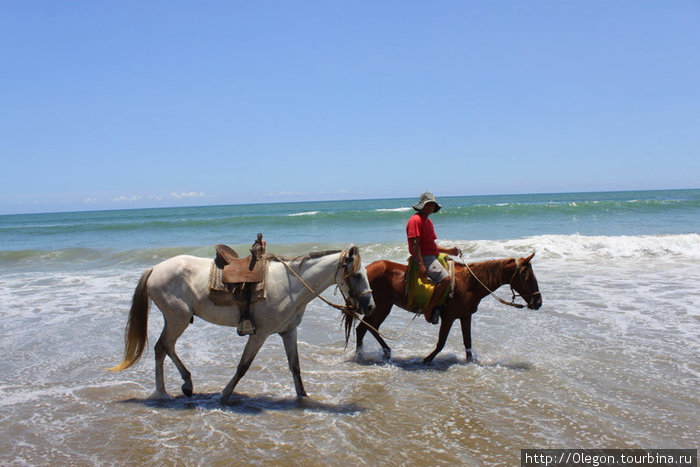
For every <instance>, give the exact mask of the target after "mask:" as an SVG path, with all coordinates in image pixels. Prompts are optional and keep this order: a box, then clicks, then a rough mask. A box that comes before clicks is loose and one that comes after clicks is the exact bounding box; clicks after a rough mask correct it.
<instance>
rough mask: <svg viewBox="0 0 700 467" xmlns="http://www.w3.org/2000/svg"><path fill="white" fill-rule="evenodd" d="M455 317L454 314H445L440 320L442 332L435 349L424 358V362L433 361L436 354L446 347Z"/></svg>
mask: <svg viewBox="0 0 700 467" xmlns="http://www.w3.org/2000/svg"><path fill="white" fill-rule="evenodd" d="M454 322H455V319H454V318H453V317H452V316H443V317H442V321H441V322H440V334H439V337H438V343H437V345H436V346H435V350H433V352H432V353H431V354H430V355H428V356H427V357H425V358H424V359H423V363H430V362H432V361H433V359H434V358H435V356H436V355H437V354H439V353H440V351H441V350H442V349H443V348H444V347H445V342H447V335H448V334H449V333H450V329H451V328H452V323H454Z"/></svg>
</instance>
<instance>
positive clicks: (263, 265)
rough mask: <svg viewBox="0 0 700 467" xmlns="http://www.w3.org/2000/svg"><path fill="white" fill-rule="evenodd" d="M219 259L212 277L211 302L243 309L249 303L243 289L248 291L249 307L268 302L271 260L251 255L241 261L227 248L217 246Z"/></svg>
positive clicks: (214, 264)
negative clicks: (267, 282)
mask: <svg viewBox="0 0 700 467" xmlns="http://www.w3.org/2000/svg"><path fill="white" fill-rule="evenodd" d="M215 249H216V257H215V258H214V263H213V264H212V267H211V271H210V274H209V298H210V299H211V300H212V301H213V302H214V303H215V304H216V305H220V306H229V305H243V304H245V303H246V302H247V299H248V297H247V295H246V293H245V291H244V287H245V286H247V287H249V292H250V303H251V304H252V303H255V302H257V301H260V300H264V299H265V277H266V275H267V265H268V257H267V255H263V256H262V257H261V258H260V259H257V258H255V257H254V256H252V255H250V256H247V257H245V258H239V257H238V253H236V251H235V250H234V249H233V248H231V247H229V246H227V245H222V244H220V245H216V247H215Z"/></svg>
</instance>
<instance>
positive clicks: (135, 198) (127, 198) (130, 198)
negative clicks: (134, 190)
mask: <svg viewBox="0 0 700 467" xmlns="http://www.w3.org/2000/svg"><path fill="white" fill-rule="evenodd" d="M140 199H142V198H141V197H140V196H118V197H116V198H114V199H113V200H112V201H114V202H117V203H121V202H124V201H138V200H140Z"/></svg>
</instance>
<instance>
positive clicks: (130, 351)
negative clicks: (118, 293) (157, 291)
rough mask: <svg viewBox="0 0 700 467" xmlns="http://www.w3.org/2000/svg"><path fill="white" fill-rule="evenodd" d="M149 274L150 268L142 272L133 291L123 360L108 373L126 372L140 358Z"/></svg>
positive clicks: (145, 330) (144, 342) (146, 329)
mask: <svg viewBox="0 0 700 467" xmlns="http://www.w3.org/2000/svg"><path fill="white" fill-rule="evenodd" d="M151 272H153V269H152V268H151V269H147V270H146V271H144V273H143V274H142V275H141V280H139V283H138V285H137V286H136V290H135V291H134V298H133V300H132V302H131V310H130V311H129V319H128V321H127V322H126V329H124V359H123V360H122V362H121V363H120V364H119V365H117V366H115V367H112V368H109V371H121V370H126V369H127V368H129V367H130V366H131V365H133V364H134V363H136V362H137V361H138V359H139V358H141V354H142V353H143V349H144V348H145V347H146V337H147V334H148V305H149V301H148V287H147V283H148V278H149V277H151Z"/></svg>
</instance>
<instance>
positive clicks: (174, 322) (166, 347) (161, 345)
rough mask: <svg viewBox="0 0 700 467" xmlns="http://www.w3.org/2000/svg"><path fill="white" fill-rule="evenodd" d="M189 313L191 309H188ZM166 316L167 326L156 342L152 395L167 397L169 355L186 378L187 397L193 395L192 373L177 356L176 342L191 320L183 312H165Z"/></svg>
mask: <svg viewBox="0 0 700 467" xmlns="http://www.w3.org/2000/svg"><path fill="white" fill-rule="evenodd" d="M187 313H189V310H188V311H187ZM163 316H164V318H165V326H164V327H163V332H162V333H161V335H160V338H159V339H158V342H156V345H155V354H156V355H155V357H156V358H155V359H156V391H155V392H154V393H153V395H152V396H151V397H152V398H159V397H167V396H168V393H167V392H166V390H165V378H164V375H163V363H164V362H165V356H166V355H167V356H168V357H170V359H171V360H172V361H173V363H174V364H175V366H176V367H177V369H178V371H179V372H180V376H182V379H183V380H184V384H183V385H182V392H183V394H185V395H186V396H187V397H191V396H192V375H191V374H190V372H189V370H188V369H187V368H186V367H185V365H184V364H183V363H182V360H180V357H178V356H177V353H176V352H175V343H176V342H177V340H178V339H179V338H180V336H181V335H182V333H183V332H185V329H187V326H189V320H188V319H187V318H186V316H187V314H183V313H182V312H180V313H179V314H178V313H170V314H168V315H166V314H165V313H163Z"/></svg>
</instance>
